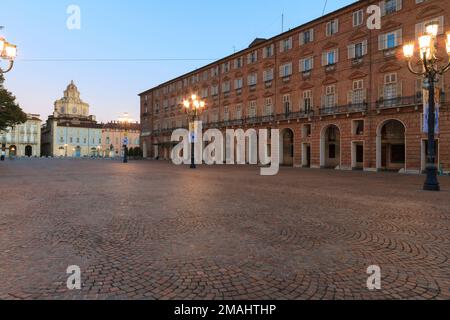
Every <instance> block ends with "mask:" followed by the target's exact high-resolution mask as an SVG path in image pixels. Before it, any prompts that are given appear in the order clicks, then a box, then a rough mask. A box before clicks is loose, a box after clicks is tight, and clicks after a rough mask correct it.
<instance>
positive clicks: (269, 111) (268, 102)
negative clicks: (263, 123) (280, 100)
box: [264, 97, 273, 116]
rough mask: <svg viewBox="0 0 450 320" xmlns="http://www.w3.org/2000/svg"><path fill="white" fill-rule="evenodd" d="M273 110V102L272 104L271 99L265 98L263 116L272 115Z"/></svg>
mask: <svg viewBox="0 0 450 320" xmlns="http://www.w3.org/2000/svg"><path fill="white" fill-rule="evenodd" d="M272 110H273V102H272V98H271V97H269V98H266V100H265V103H264V115H265V116H271V115H272V112H273V111H272Z"/></svg>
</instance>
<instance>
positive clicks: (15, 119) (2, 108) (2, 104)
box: [0, 73, 27, 131]
mask: <svg viewBox="0 0 450 320" xmlns="http://www.w3.org/2000/svg"><path fill="white" fill-rule="evenodd" d="M4 81H5V78H4V77H3V75H2V74H1V73H0V131H4V130H6V129H7V128H8V127H13V126H15V125H18V124H20V123H24V122H25V121H27V115H26V114H25V113H24V112H23V111H22V109H21V108H20V107H19V105H18V104H17V103H16V97H15V96H13V95H12V93H11V92H9V91H8V90H6V89H5V87H4V86H3V82H4Z"/></svg>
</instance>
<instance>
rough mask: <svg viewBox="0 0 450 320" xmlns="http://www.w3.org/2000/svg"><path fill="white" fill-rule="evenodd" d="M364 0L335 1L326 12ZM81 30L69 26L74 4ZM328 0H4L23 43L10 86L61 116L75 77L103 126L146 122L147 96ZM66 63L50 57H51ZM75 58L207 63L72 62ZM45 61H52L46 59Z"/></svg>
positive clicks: (11, 31)
mask: <svg viewBox="0 0 450 320" xmlns="http://www.w3.org/2000/svg"><path fill="white" fill-rule="evenodd" d="M352 2H354V0H328V5H327V9H326V13H328V12H330V11H334V10H336V9H338V8H340V7H343V6H345V5H347V4H349V3H352ZM72 4H74V5H78V6H79V7H80V9H81V29H80V30H69V29H68V28H67V27H66V21H67V19H68V17H69V15H68V14H67V13H66V10H67V7H68V6H69V5H72ZM324 4H325V0H317V1H305V0H301V1H300V0H297V1H294V0H276V1H275V0H272V1H268V0H227V1H224V0H223V1H219V0H192V1H183V0H165V1H157V0H129V1H125V0H109V1H107V0H94V1H92V0H90V1H88V0H72V1H65V0H40V1H36V0H2V6H1V7H2V10H1V11H0V25H2V26H5V29H4V30H2V31H0V34H2V35H3V36H4V37H5V38H7V40H9V41H10V42H12V43H14V44H17V45H18V50H19V57H18V59H17V61H16V66H15V68H14V69H13V71H12V72H11V73H8V74H7V75H6V78H7V81H6V87H7V88H8V89H9V90H11V91H13V93H14V94H15V95H16V96H17V99H18V101H19V103H20V104H21V107H22V108H23V109H24V111H25V112H31V113H38V114H41V118H42V119H46V117H47V116H48V115H49V114H50V113H52V111H53V102H54V101H55V100H57V99H59V98H60V97H61V96H62V92H63V90H64V89H65V88H66V86H67V84H68V83H69V82H70V80H74V81H75V83H76V84H77V85H78V88H79V89H80V91H81V96H82V99H83V100H85V102H87V103H89V104H90V105H91V110H90V111H91V114H94V115H96V116H97V120H99V121H108V120H115V119H117V117H118V116H119V115H120V114H121V113H122V112H129V113H130V114H131V115H132V116H133V117H134V118H135V119H136V120H138V119H139V99H138V97H137V94H138V93H140V92H142V91H144V90H147V89H149V88H151V87H153V86H155V85H157V84H159V83H161V82H164V81H167V80H169V79H171V78H173V77H176V76H179V75H181V74H183V73H185V72H188V71H190V70H192V69H195V68H198V67H200V66H202V65H205V64H207V63H209V62H211V61H212V60H211V61H210V60H207V59H218V58H221V57H224V56H226V55H229V54H232V53H233V51H234V50H241V49H244V48H245V47H247V46H248V45H249V44H250V42H251V41H252V40H253V39H254V38H256V37H271V36H274V35H276V34H278V33H280V32H281V15H282V13H284V21H285V23H284V24H285V30H287V29H289V28H294V27H296V26H298V25H300V24H302V23H305V22H307V21H309V20H312V19H314V18H317V17H319V16H321V15H322V10H323V7H324ZM54 59H56V60H60V61H48V60H54ZM71 59H88V60H90V59H206V60H186V61H82V62H80V61H70V60H71ZM42 60H44V61H42Z"/></svg>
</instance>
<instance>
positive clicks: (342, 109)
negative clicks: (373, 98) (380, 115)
mask: <svg viewBox="0 0 450 320" xmlns="http://www.w3.org/2000/svg"><path fill="white" fill-rule="evenodd" d="M368 106H369V105H368V103H366V102H363V103H349V104H346V105H342V106H332V107H323V108H321V109H320V115H321V116H328V115H337V114H346V113H357V112H366V111H367V109H368Z"/></svg>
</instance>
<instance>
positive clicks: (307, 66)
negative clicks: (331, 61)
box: [299, 57, 314, 72]
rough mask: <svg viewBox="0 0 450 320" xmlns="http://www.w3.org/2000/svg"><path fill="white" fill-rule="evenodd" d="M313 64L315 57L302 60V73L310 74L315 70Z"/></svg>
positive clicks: (300, 65)
mask: <svg viewBox="0 0 450 320" xmlns="http://www.w3.org/2000/svg"><path fill="white" fill-rule="evenodd" d="M313 62H314V58H313V57H308V58H305V59H301V60H300V64H299V67H300V72H309V71H311V70H312V68H313Z"/></svg>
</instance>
